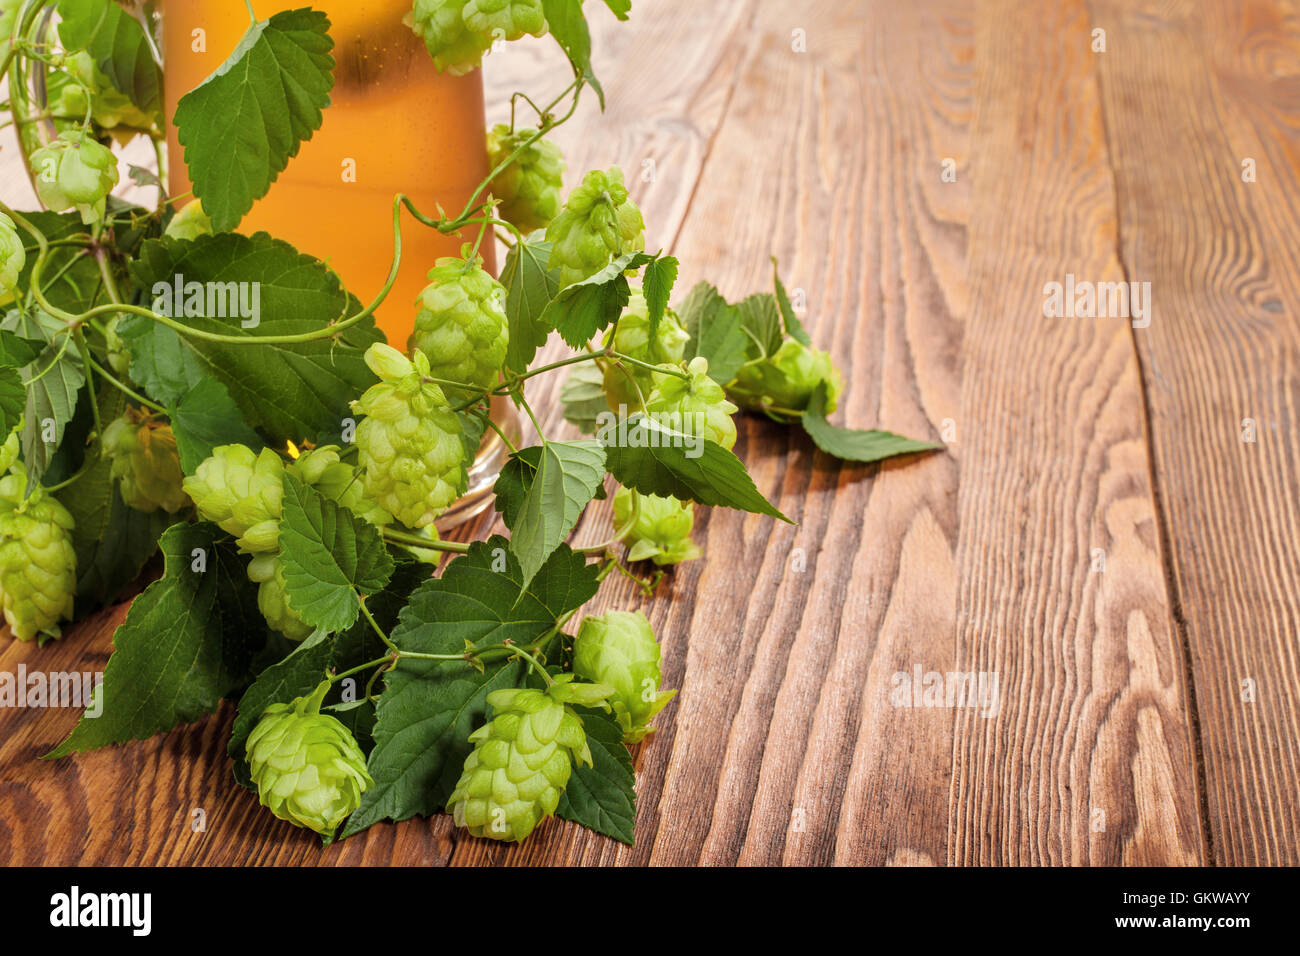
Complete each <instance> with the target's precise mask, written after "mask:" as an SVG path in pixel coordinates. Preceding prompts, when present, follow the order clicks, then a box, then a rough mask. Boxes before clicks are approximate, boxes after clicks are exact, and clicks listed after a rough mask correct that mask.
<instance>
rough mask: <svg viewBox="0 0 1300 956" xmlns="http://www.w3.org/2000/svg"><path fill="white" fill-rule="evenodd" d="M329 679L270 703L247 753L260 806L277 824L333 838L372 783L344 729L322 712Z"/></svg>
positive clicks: (362, 760) (359, 753)
mask: <svg viewBox="0 0 1300 956" xmlns="http://www.w3.org/2000/svg"><path fill="white" fill-rule="evenodd" d="M329 686H330V684H329V681H322V682H321V684H320V686H319V687H317V688H316V690H315V691H314V692H313V693H312V694H311V695H310V696H308V697H298V698H296V699H295V700H294V701H293V702H292V703H290V704H272V705H271V706H270V707H268V708H267V709H266V710H265V711H263V713H262V717H261V719H260V720H259V721H258V722H257V726H255V727H254V728H253V731H252V733H250V734H249V735H248V742H247V743H246V744H245V752H246V754H247V756H248V765H249V771H250V773H251V775H252V778H253V783H254V784H255V785H256V786H257V794H258V797H259V798H260V799H261V802H262V805H263V806H265V807H267V808H268V809H270V811H271V812H272V813H274V814H275V815H276V816H277V817H279V818H280V819H281V820H287V821H288V822H290V823H292V824H294V825H295V826H300V827H306V828H307V829H310V830H315V831H316V832H317V833H320V834H322V835H325V836H331V835H332V834H333V833H334V831H335V830H336V829H337V828H338V825H339V824H340V823H342V822H343V820H344V819H345V818H346V817H347V816H348V814H350V813H351V812H352V811H353V810H355V809H356V808H357V807H358V806H360V804H361V794H363V793H365V791H366V790H367V789H368V788H370V787H371V786H373V785H374V780H372V779H371V777H370V774H369V773H368V772H367V771H366V757H365V754H363V753H362V752H361V748H360V747H358V746H357V742H356V740H355V739H354V738H353V736H352V734H351V733H349V732H348V729H347V728H346V727H345V726H343V724H342V723H341V722H340V721H339V720H338V719H337V718H334V717H331V716H329V715H328V714H322V713H321V712H320V705H321V701H323V700H324V699H325V694H326V692H327V691H328V690H329Z"/></svg>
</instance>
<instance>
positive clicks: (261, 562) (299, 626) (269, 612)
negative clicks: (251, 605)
mask: <svg viewBox="0 0 1300 956" xmlns="http://www.w3.org/2000/svg"><path fill="white" fill-rule="evenodd" d="M248 579H249V580H250V581H253V582H255V583H256V584H257V586H258V587H257V609H258V610H259V611H261V612H262V617H264V618H266V623H267V624H268V625H269V626H270V627H271V629H272V630H274V631H279V632H280V633H281V634H283V635H284V636H285V637H287V638H288V639H289V640H291V641H302V640H305V639H306V638H307V637H309V636H310V635H311V633H312V631H313V630H315V628H313V627H311V626H310V625H309V624H307V623H305V622H304V621H303V619H302V618H301V617H299V616H298V613H297V612H296V611H294V609H293V608H291V607H290V606H289V598H288V597H287V596H286V594H285V591H284V562H283V561H281V560H280V555H279V553H276V554H259V555H257V556H256V557H254V558H253V560H252V561H249V562H248Z"/></svg>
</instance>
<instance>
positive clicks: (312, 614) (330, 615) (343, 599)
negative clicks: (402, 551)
mask: <svg viewBox="0 0 1300 956" xmlns="http://www.w3.org/2000/svg"><path fill="white" fill-rule="evenodd" d="M283 482H284V516H283V517H282V518H281V519H280V561H281V563H282V565H283V568H284V594H285V598H286V599H287V600H288V602H289V607H291V608H292V609H293V610H294V611H295V612H297V614H298V616H299V617H301V618H302V619H303V621H305V622H306V623H307V624H309V625H310V626H312V627H319V628H323V629H324V630H326V631H330V632H335V631H341V630H343V629H344V628H348V627H351V626H352V624H353V623H354V622H355V621H356V619H357V616H358V615H359V614H360V613H361V604H360V602H359V601H358V600H357V591H360V592H361V593H362V594H376V593H378V592H379V591H382V590H383V589H384V586H385V585H386V584H388V579H389V578H390V577H392V574H393V559H392V558H391V557H389V554H388V549H387V548H386V547H385V546H384V539H383V538H382V537H380V535H379V532H378V530H376V529H375V528H374V527H373V526H371V525H369V524H367V523H366V522H364V521H362V520H361V519H360V518H358V517H356V516H355V515H353V514H352V512H350V511H348V510H347V509H346V508H343V507H340V506H339V505H337V504H335V503H334V502H333V501H330V500H329V499H328V498H326V497H325V496H324V495H322V494H321V493H320V492H318V491H316V490H315V489H314V488H311V487H309V486H308V485H306V484H304V483H303V482H302V481H301V480H299V479H298V477H297V476H296V475H294V474H292V473H291V472H289V471H286V472H285V473H284V478H283Z"/></svg>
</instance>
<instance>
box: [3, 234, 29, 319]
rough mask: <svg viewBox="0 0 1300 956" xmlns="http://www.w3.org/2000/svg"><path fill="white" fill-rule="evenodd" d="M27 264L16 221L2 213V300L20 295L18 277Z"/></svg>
mask: <svg viewBox="0 0 1300 956" xmlns="http://www.w3.org/2000/svg"><path fill="white" fill-rule="evenodd" d="M26 262H27V253H26V251H25V250H24V249H23V239H22V236H20V235H18V227H17V226H15V225H14V221H13V220H12V219H10V218H9V217H8V216H6V215H5V214H4V213H2V212H0V300H8V299H9V298H10V297H11V296H14V295H17V294H18V275H19V273H21V272H22V271H23V266H24V265H25V264H26Z"/></svg>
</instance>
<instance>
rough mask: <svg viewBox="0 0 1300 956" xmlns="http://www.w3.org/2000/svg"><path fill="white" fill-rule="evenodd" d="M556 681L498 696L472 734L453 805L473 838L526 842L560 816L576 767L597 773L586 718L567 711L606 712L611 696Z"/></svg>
mask: <svg viewBox="0 0 1300 956" xmlns="http://www.w3.org/2000/svg"><path fill="white" fill-rule="evenodd" d="M570 681H572V675H571V674H567V675H563V676H562V677H560V678H558V679H557V680H556V682H555V683H554V684H553V685H552V686H551V687H550V688H549V689H547V690H544V691H543V690H531V689H529V690H520V689H510V690H496V691H493V692H492V693H490V694H488V696H487V702H488V704H489V705H491V707H492V709H493V711H494V714H495V716H493V718H492V719H491V720H490V721H488V723H486V724H484V725H483V726H482V727H480V728H479V729H478V730H476V731H474V733H472V734H470V738H469V739H470V741H471V742H472V743H473V744H474V750H473V751H472V752H471V753H470V755H469V756H468V757H467V758H466V759H465V769H464V772H463V773H462V774H461V777H460V782H459V783H457V784H456V789H455V791H454V792H453V793H452V795H451V799H450V800H448V801H447V811H448V812H449V813H451V814H452V816H453V817H454V818H455V820H456V825H457V826H462V827H467V828H468V829H469V832H470V833H472V834H473V835H474V836H478V837H487V838H489V839H492V840H504V841H507V842H521V841H523V840H524V839H526V838H527V837H528V834H530V833H532V832H533V829H534V828H535V827H536V826H537V824H539V823H540V822H541V821H542V820H544V819H545V818H546V817H549V816H551V815H552V814H553V813H555V807H556V805H557V804H558V803H559V801H560V794H561V793H563V792H564V788H565V787H566V786H567V785H568V783H569V775H570V774H571V773H572V772H573V763H574V761H575V760H576V761H577V762H578V763H582V764H586V765H587V766H591V749H590V748H589V747H588V746H587V733H586V731H585V730H583V727H582V718H580V717H579V716H578V714H577V713H576V712H575V711H574V709H573V708H572V707H571V706H569V705H570V704H581V705H585V706H592V705H601V704H602V702H603V701H604V699H605V697H607V696H608V695H609V694H610V693H611V692H612V690H613V688H610V687H602V686H599V685H592V684H574V683H570Z"/></svg>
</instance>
